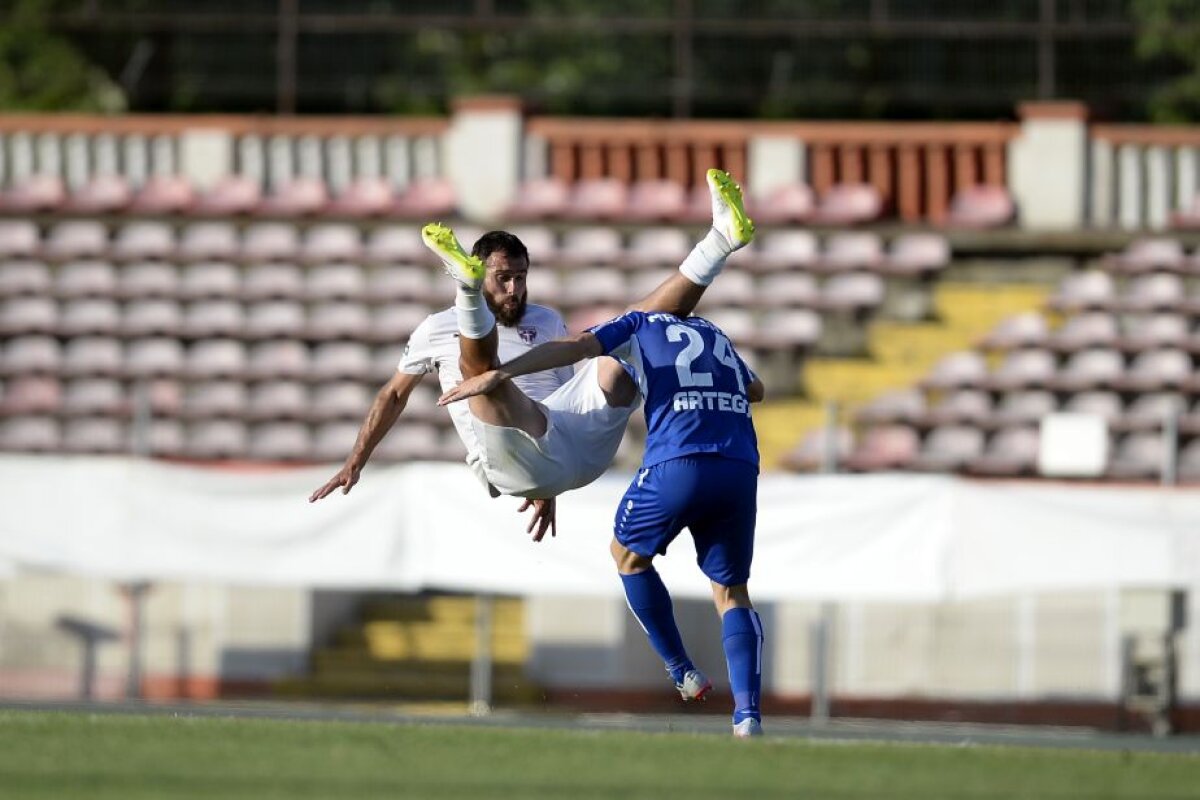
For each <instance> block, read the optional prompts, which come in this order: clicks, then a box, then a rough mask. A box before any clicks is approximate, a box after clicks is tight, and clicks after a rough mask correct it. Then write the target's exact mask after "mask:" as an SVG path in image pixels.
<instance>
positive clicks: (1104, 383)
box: [1051, 348, 1125, 392]
mask: <svg viewBox="0 0 1200 800" xmlns="http://www.w3.org/2000/svg"><path fill="white" fill-rule="evenodd" d="M1124 374H1125V359H1124V358H1123V357H1122V356H1121V354H1120V353H1119V352H1118V351H1116V350H1107V349H1102V348H1092V349H1089V350H1081V351H1079V352H1076V353H1072V354H1071V355H1070V357H1069V358H1068V359H1067V362H1066V364H1065V365H1064V366H1063V368H1062V369H1060V370H1059V372H1058V374H1057V375H1056V376H1055V378H1054V380H1053V381H1052V382H1051V388H1054V389H1057V390H1059V391H1068V392H1078V391H1082V390H1085V389H1099V388H1105V387H1110V386H1114V385H1115V384H1117V383H1118V382H1120V380H1121V377H1122V376H1123V375H1124Z"/></svg>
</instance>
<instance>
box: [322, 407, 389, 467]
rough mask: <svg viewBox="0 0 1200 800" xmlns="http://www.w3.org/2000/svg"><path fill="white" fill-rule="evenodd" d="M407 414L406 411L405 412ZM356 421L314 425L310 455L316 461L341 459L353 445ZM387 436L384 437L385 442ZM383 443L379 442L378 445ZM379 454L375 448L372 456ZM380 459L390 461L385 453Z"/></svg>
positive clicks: (356, 433) (355, 437) (355, 436)
mask: <svg viewBox="0 0 1200 800" xmlns="http://www.w3.org/2000/svg"><path fill="white" fill-rule="evenodd" d="M405 416H407V412H405ZM358 427H359V425H358V423H357V422H323V423H321V424H320V425H318V426H316V431H315V432H314V434H313V446H312V457H313V459H314V460H316V461H341V460H342V459H344V458H345V457H346V454H347V453H349V452H350V450H351V448H353V447H354V442H355V440H356V439H357V438H358ZM388 438H390V436H389V437H385V439H384V441H385V442H386V441H387V439H388ZM382 446H383V444H382V443H380V447H382ZM376 454H379V450H376V451H375V453H374V454H372V455H373V456H374V455H376ZM380 460H381V461H390V460H392V459H391V458H389V457H388V456H387V455H386V453H385V454H382V455H380Z"/></svg>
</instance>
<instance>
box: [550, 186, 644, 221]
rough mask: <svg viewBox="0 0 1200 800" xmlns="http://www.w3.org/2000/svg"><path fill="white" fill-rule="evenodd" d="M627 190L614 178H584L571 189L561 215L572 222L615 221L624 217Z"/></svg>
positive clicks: (627, 199) (627, 195) (627, 197)
mask: <svg viewBox="0 0 1200 800" xmlns="http://www.w3.org/2000/svg"><path fill="white" fill-rule="evenodd" d="M628 202H629V188H628V187H627V186H626V185H625V184H624V183H622V182H621V181H619V180H617V179H616V178H586V179H583V180H580V181H578V182H577V183H576V184H575V186H574V187H572V189H571V191H570V194H569V195H568V197H567V206H566V208H564V209H563V212H562V215H563V216H564V217H566V218H567V219H572V220H580V221H585V220H591V221H596V220H617V219H621V218H622V217H624V215H625V209H626V207H627V205H628Z"/></svg>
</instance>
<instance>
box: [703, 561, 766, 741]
mask: <svg viewBox="0 0 1200 800" xmlns="http://www.w3.org/2000/svg"><path fill="white" fill-rule="evenodd" d="M712 590H713V602H714V603H715V604H716V607H717V613H718V614H719V615H720V617H721V645H722V647H723V648H724V650H725V663H726V665H727V666H728V668H729V688H730V690H731V691H732V692H733V732H734V735H735V736H757V735H759V734H760V733H762V711H761V709H760V706H759V701H760V696H761V694H762V647H763V629H762V620H761V619H760V618H759V616H758V612H757V611H755V610H754V606H753V604H751V602H750V593H749V591H748V590H747V588H746V584H744V583H741V584H737V585H736V586H725V585H723V584H720V583H717V582H716V581H713V582H712Z"/></svg>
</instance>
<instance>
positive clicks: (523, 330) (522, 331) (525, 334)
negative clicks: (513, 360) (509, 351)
mask: <svg viewBox="0 0 1200 800" xmlns="http://www.w3.org/2000/svg"><path fill="white" fill-rule="evenodd" d="M517 335H518V336H520V337H521V341H522V342H524V343H525V344H533V340H534V339H536V338H537V328H528V327H526V326H524V325H522V326H521V327H519V328H517Z"/></svg>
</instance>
